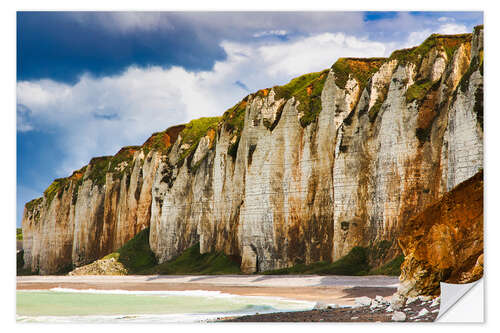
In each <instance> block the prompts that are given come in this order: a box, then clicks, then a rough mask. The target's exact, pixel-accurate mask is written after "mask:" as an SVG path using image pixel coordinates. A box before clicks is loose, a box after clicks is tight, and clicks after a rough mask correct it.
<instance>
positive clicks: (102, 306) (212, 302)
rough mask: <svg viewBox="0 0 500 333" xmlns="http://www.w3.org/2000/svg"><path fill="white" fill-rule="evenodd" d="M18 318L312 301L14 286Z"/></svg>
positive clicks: (159, 313)
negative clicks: (21, 289)
mask: <svg viewBox="0 0 500 333" xmlns="http://www.w3.org/2000/svg"><path fill="white" fill-rule="evenodd" d="M16 294H17V300H16V309H17V321H20V322H122V321H141V322H162V321H164V322H190V321H191V322H196V321H203V320H207V319H213V318H217V317H223V316H234V315H243V314H254V313H257V312H259V313H268V312H278V311H300V310H310V309H311V308H312V307H313V305H314V304H313V303H311V302H302V301H295V300H287V299H281V298H273V297H253V296H237V295H230V294H223V293H219V292H213V291H201V290H200V291H180V292H175V291H172V292H163V291H150V292H140V291H137V292H134V291H121V290H116V291H101V290H100V291H97V290H86V291H80V290H71V289H60V288H55V289H52V290H44V291H17V293H16Z"/></svg>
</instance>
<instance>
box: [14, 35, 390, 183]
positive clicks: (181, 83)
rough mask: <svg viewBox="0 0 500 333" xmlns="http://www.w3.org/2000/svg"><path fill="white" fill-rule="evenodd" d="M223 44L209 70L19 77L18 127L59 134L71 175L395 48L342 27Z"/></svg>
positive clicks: (63, 169)
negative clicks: (72, 79)
mask: <svg viewBox="0 0 500 333" xmlns="http://www.w3.org/2000/svg"><path fill="white" fill-rule="evenodd" d="M221 47H222V48H223V49H224V51H225V52H226V54H227V58H226V60H224V61H218V62H216V63H215V65H214V66H213V69H212V70H210V71H201V72H193V71H187V70H185V69H184V68H182V67H171V68H168V69H165V68H162V67H159V66H153V67H144V68H139V67H136V66H131V67H129V68H127V69H126V70H125V71H124V72H123V73H121V74H119V75H114V76H108V77H102V78H96V77H93V76H91V75H89V74H84V75H82V76H81V77H80V79H79V80H78V82H77V83H76V84H74V85H70V84H65V83H58V82H55V81H52V80H47V79H44V80H36V81H20V82H18V83H17V103H18V124H19V128H18V129H19V130H20V131H27V130H47V129H51V130H54V131H57V132H58V133H60V136H61V139H60V144H61V145H62V149H63V150H64V151H66V152H67V158H65V159H63V160H62V161H61V167H60V170H58V173H59V174H60V175H61V176H65V175H68V174H70V173H71V171H72V170H74V169H77V168H79V167H81V166H82V165H84V164H86V163H87V162H88V161H89V159H90V157H92V156H97V155H104V154H114V153H115V152H116V151H117V150H118V149H119V148H120V147H122V146H124V145H131V144H140V143H142V142H143V141H145V140H146V139H147V137H148V136H149V135H150V134H151V133H152V132H154V131H159V130H163V129H165V128H167V127H169V126H172V125H175V124H179V123H185V122H187V121H189V120H191V119H194V118H199V117H203V116H216V115H217V116H218V115H222V113H223V112H224V111H225V110H226V109H227V108H229V107H231V106H232V105H234V104H235V103H236V102H238V101H239V100H240V99H241V98H243V97H244V96H245V95H247V94H248V92H253V91H256V90H258V89H261V88H264V87H271V86H273V85H277V84H285V83H287V82H288V81H289V80H290V79H292V78H293V77H295V76H297V75H301V74H304V73H308V72H313V71H320V70H323V69H325V68H328V67H330V66H331V65H332V64H333V63H334V62H335V60H336V59H337V58H338V57H341V56H342V57H345V56H352V57H366V56H367V57H371V56H383V55H386V54H387V53H388V52H390V51H391V50H390V49H388V48H387V47H386V45H384V44H383V43H379V42H373V41H369V40H366V39H359V38H356V37H352V36H347V35H345V34H343V33H323V34H318V35H314V36H310V37H303V38H298V39H295V40H293V41H288V42H274V43H261V44H253V45H249V44H243V43H238V42H230V41H224V42H222V43H221ZM245 88H246V90H245Z"/></svg>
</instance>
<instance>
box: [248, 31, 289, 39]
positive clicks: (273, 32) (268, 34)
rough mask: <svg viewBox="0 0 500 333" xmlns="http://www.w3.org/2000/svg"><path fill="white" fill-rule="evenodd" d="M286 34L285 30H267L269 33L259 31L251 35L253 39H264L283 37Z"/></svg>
mask: <svg viewBox="0 0 500 333" xmlns="http://www.w3.org/2000/svg"><path fill="white" fill-rule="evenodd" d="M286 34H287V31H286V30H269V31H261V32H258V33H255V34H253V37H255V38H259V37H265V36H285V35H286Z"/></svg>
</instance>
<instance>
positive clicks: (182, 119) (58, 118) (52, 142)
mask: <svg viewBox="0 0 500 333" xmlns="http://www.w3.org/2000/svg"><path fill="white" fill-rule="evenodd" d="M482 23H483V14H482V12H436V11H433V12H18V13H17V82H16V104H17V107H16V118H17V179H16V183H17V226H20V223H21V217H22V212H23V207H24V204H25V203H26V202H27V201H29V200H31V199H34V198H37V197H39V196H41V195H42V194H43V191H44V190H45V189H46V188H47V187H48V186H49V185H50V183H51V182H52V180H53V179H55V178H60V177H66V176H69V175H70V174H71V173H72V171H73V170H76V169H79V168H81V167H82V166H83V165H85V164H87V163H88V162H89V160H90V159H91V158H92V157H95V156H102V155H113V154H115V153H116V152H117V151H118V150H119V149H120V147H123V146H127V145H140V144H142V143H143V142H144V141H146V139H147V138H148V137H149V136H150V135H151V133H153V132H156V131H161V130H164V129H166V128H168V127H170V126H172V125H176V124H180V123H186V122H188V121H189V120H191V119H195V118H199V117H203V116H218V115H222V114H223V113H224V111H225V110H227V109H228V108H229V107H231V106H233V105H234V104H236V103H237V102H238V101H239V100H240V99H242V98H243V97H245V96H246V95H248V94H249V93H252V92H255V91H257V90H259V89H262V88H267V87H272V86H274V85H281V84H285V83H287V82H289V81H290V79H292V78H294V77H296V76H299V75H301V74H305V73H309V72H316V71H320V70H323V69H326V68H329V67H330V66H331V65H332V64H333V63H334V62H335V61H336V60H337V59H338V58H339V57H382V56H389V55H390V54H391V53H392V51H394V50H396V49H401V48H406V47H412V46H416V45H418V44H420V43H421V42H423V41H424V40H425V38H427V37H428V36H429V35H430V34H432V33H443V34H457V33H465V32H471V31H472V28H473V27H474V26H476V25H478V24H482Z"/></svg>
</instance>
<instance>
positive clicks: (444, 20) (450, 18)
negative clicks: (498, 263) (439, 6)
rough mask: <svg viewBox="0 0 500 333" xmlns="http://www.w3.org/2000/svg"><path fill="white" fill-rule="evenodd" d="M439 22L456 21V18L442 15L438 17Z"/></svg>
mask: <svg viewBox="0 0 500 333" xmlns="http://www.w3.org/2000/svg"><path fill="white" fill-rule="evenodd" d="M438 21H439V22H455V19H454V18H453V17H446V16H441V17H440V18H438Z"/></svg>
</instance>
